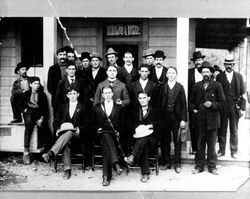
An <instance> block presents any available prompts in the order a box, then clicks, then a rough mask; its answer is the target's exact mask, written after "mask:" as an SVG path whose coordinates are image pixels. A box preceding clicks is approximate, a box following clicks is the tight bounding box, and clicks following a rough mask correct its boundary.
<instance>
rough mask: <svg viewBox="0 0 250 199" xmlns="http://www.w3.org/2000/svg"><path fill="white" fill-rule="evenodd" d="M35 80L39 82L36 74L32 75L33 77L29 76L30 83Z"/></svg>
mask: <svg viewBox="0 0 250 199" xmlns="http://www.w3.org/2000/svg"><path fill="white" fill-rule="evenodd" d="M35 81H39V82H40V78H39V77H37V76H33V77H29V82H30V83H31V84H32V83H33V82H35Z"/></svg>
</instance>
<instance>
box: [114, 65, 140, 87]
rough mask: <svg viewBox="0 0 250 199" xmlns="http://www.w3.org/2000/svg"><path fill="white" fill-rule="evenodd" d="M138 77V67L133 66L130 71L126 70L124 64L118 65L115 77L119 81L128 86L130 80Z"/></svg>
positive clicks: (132, 80)
mask: <svg viewBox="0 0 250 199" xmlns="http://www.w3.org/2000/svg"><path fill="white" fill-rule="evenodd" d="M139 77H140V75H139V73H138V68H137V67H135V66H133V69H132V71H131V72H130V73H128V71H127V70H126V68H125V67H124V66H122V67H120V68H119V70H118V74H117V79H119V80H120V81H121V82H123V83H124V84H126V86H129V85H130V84H131V83H132V82H134V81H136V80H138V79H139Z"/></svg>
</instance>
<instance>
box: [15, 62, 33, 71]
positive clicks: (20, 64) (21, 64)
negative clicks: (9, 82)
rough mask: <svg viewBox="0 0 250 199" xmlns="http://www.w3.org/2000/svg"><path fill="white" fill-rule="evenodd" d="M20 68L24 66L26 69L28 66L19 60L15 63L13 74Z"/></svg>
mask: <svg viewBox="0 0 250 199" xmlns="http://www.w3.org/2000/svg"><path fill="white" fill-rule="evenodd" d="M20 68H26V70H29V68H30V66H28V65H27V64H25V63H23V62H20V63H18V64H17V65H16V68H15V74H17V71H18V70H19V69H20Z"/></svg>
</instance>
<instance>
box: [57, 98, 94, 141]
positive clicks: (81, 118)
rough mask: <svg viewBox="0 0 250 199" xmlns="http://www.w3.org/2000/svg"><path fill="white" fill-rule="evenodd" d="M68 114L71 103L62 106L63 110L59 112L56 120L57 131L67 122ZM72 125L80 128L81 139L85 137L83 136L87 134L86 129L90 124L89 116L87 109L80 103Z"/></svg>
mask: <svg viewBox="0 0 250 199" xmlns="http://www.w3.org/2000/svg"><path fill="white" fill-rule="evenodd" d="M68 114H69V103H67V104H63V105H61V108H60V109H59V110H58V113H57V115H56V118H55V131H56V130H57V129H59V128H60V126H61V124H62V123H64V122H67V116H68ZM72 124H73V126H74V127H75V128H76V127H79V129H80V137H83V134H85V133H86V128H87V127H88V124H89V116H88V114H87V112H86V109H85V107H84V106H83V104H81V103H80V102H78V104H77V106H76V110H75V112H74V114H73V119H72Z"/></svg>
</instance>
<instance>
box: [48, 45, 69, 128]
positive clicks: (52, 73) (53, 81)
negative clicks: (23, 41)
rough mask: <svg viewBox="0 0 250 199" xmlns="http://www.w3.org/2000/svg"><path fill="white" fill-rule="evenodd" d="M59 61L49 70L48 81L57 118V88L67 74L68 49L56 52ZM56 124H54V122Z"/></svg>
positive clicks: (54, 114)
mask: <svg viewBox="0 0 250 199" xmlns="http://www.w3.org/2000/svg"><path fill="white" fill-rule="evenodd" d="M56 55H57V56H56V57H57V63H56V64H54V65H53V66H50V68H49V72H48V82H47V89H48V91H49V93H50V94H51V104H52V107H53V116H54V119H55V118H56V114H57V112H58V108H59V104H56V101H55V96H56V90H57V86H58V83H59V81H60V80H61V79H62V78H63V77H64V76H65V75H66V72H65V68H66V50H65V49H64V48H60V49H58V50H57V52H56ZM53 126H54V124H53Z"/></svg>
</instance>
